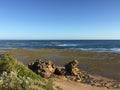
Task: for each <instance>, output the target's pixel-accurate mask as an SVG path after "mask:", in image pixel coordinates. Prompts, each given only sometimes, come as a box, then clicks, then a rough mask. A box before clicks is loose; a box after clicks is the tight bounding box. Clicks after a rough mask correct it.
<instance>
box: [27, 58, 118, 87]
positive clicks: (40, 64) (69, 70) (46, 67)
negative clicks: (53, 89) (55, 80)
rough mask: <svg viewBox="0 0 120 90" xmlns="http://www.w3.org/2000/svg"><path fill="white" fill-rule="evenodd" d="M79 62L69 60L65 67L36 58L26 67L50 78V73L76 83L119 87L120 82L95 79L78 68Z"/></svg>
mask: <svg viewBox="0 0 120 90" xmlns="http://www.w3.org/2000/svg"><path fill="white" fill-rule="evenodd" d="M78 64H79V62H78V61H77V60H74V61H71V62H69V63H68V64H66V65H65V67H60V66H55V65H54V64H53V63H52V62H51V61H41V60H36V61H35V62H33V63H31V64H29V65H28V67H29V68H30V69H31V70H32V71H34V72H35V73H37V74H38V75H40V76H42V77H44V78H50V77H51V76H52V75H54V76H55V75H56V76H63V77H65V78H66V79H68V80H72V81H76V82H78V83H85V84H89V85H91V86H96V87H106V88H114V89H118V88H120V83H118V82H115V81H114V82H113V81H110V80H104V79H100V80H98V79H95V78H94V77H93V76H91V75H90V74H88V73H86V72H85V71H82V70H80V69H78V67H77V66H78Z"/></svg>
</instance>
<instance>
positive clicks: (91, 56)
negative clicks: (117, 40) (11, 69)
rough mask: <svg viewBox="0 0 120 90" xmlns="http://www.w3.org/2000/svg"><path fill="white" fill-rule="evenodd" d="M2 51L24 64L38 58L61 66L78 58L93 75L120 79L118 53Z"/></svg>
mask: <svg viewBox="0 0 120 90" xmlns="http://www.w3.org/2000/svg"><path fill="white" fill-rule="evenodd" d="M0 53H8V54H11V55H13V56H14V57H16V58H17V59H18V60H19V61H20V62H22V63H23V64H24V65H28V63H30V62H32V61H34V60H35V59H36V58H40V59H42V60H51V61H53V63H55V64H56V65H59V66H61V65H64V64H65V63H66V62H69V61H72V60H75V59H77V60H79V63H80V65H79V68H80V69H82V70H85V71H87V72H88V73H90V74H92V75H99V76H103V77H107V78H111V79H115V80H118V81H120V78H119V76H120V73H119V72H120V70H119V68H120V63H118V62H120V61H119V58H120V55H119V54H116V53H103V52H85V51H79V50H77V51H76V50H69V49H10V50H7V51H6V52H0ZM113 72H114V73H113ZM110 73H111V74H112V75H111V74H110Z"/></svg>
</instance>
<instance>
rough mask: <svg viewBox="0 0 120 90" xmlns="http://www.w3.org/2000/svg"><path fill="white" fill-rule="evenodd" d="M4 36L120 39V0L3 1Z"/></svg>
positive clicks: (0, 18)
mask: <svg viewBox="0 0 120 90" xmlns="http://www.w3.org/2000/svg"><path fill="white" fill-rule="evenodd" d="M0 39H120V0H0Z"/></svg>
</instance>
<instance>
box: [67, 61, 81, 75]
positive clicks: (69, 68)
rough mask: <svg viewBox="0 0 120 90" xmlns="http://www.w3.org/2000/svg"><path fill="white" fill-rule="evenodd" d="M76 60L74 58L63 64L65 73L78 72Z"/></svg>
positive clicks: (74, 73)
mask: <svg viewBox="0 0 120 90" xmlns="http://www.w3.org/2000/svg"><path fill="white" fill-rule="evenodd" d="M78 63H79V62H78V61H77V60H74V61H72V62H69V63H68V64H66V65H65V68H66V73H67V74H69V75H74V76H75V75H77V74H78V72H79V69H78V68H77V66H78Z"/></svg>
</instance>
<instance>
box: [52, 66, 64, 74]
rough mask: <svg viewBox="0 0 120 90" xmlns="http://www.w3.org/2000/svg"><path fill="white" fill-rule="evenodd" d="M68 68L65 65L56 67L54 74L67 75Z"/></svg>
mask: <svg viewBox="0 0 120 90" xmlns="http://www.w3.org/2000/svg"><path fill="white" fill-rule="evenodd" d="M65 73H66V70H65V68H64V67H56V69H55V72H54V74H56V75H65Z"/></svg>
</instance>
